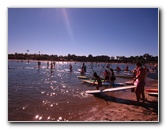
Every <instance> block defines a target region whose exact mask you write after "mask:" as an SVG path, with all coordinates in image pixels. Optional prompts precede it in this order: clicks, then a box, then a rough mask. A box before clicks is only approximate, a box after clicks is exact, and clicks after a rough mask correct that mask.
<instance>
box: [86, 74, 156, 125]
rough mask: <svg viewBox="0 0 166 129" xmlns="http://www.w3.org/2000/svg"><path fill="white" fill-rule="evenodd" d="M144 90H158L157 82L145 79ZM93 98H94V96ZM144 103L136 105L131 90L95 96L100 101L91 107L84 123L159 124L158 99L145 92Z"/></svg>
mask: <svg viewBox="0 0 166 129" xmlns="http://www.w3.org/2000/svg"><path fill="white" fill-rule="evenodd" d="M146 83H147V84H146V87H145V89H146V88H158V80H154V79H151V78H149V77H146ZM94 97H95V96H94ZM145 98H146V101H145V103H142V102H140V103H137V102H136V96H135V93H134V92H131V90H126V92H125V93H124V92H123V91H118V92H116V93H113V92H112V93H106V94H103V95H101V96H96V97H95V99H97V100H98V101H101V102H100V103H99V104H98V105H96V106H95V107H93V108H92V109H91V110H90V112H89V114H91V115H85V116H84V121H88V122H93V121H94V122H96V121H99V122H108V121H111V122H159V110H158V109H159V103H158V97H154V96H149V95H148V92H146V90H145Z"/></svg>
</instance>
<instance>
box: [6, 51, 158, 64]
mask: <svg viewBox="0 0 166 129" xmlns="http://www.w3.org/2000/svg"><path fill="white" fill-rule="evenodd" d="M8 59H17V60H50V61H79V62H114V63H136V62H138V61H140V62H142V63H150V62H152V63H157V62H158V56H152V55H149V54H147V53H146V54H144V55H141V56H130V57H125V56H116V57H114V56H111V57H109V56H107V55H100V56H93V55H91V54H89V55H88V56H77V55H75V54H68V55H67V56H62V55H60V56H58V55H47V54H27V53H25V54H23V53H15V54H8Z"/></svg>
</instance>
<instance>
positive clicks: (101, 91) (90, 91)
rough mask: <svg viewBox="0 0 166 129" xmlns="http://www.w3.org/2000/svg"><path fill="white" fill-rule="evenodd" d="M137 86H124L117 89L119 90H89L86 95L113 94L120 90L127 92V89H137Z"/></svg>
mask: <svg viewBox="0 0 166 129" xmlns="http://www.w3.org/2000/svg"><path fill="white" fill-rule="evenodd" d="M135 87H136V86H134V85H132V86H123V87H117V88H108V89H104V90H87V91H85V93H87V94H96V93H104V92H113V91H119V90H127V89H132V88H135Z"/></svg>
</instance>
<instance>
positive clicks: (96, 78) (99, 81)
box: [93, 72, 102, 90]
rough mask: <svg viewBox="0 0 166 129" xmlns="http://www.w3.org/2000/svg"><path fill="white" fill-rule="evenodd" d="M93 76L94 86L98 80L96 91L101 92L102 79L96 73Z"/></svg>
mask: <svg viewBox="0 0 166 129" xmlns="http://www.w3.org/2000/svg"><path fill="white" fill-rule="evenodd" d="M93 76H94V77H95V81H94V83H93V84H95V82H96V80H97V83H98V84H97V85H96V89H97V90H99V87H101V86H102V82H101V79H100V77H99V76H98V75H97V73H96V72H95V73H94V74H93Z"/></svg>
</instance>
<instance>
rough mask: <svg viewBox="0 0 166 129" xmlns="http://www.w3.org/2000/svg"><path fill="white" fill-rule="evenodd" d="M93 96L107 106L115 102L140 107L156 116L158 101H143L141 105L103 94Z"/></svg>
mask: <svg viewBox="0 0 166 129" xmlns="http://www.w3.org/2000/svg"><path fill="white" fill-rule="evenodd" d="M94 96H95V97H97V98H100V99H103V100H104V101H105V102H106V103H107V105H108V102H116V103H121V104H127V105H134V106H142V107H144V108H146V109H147V110H149V111H151V112H155V113H156V114H157V115H158V101H148V100H145V103H142V102H137V101H133V100H129V99H123V98H117V97H114V96H108V95H107V94H104V93H99V94H94Z"/></svg>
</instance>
